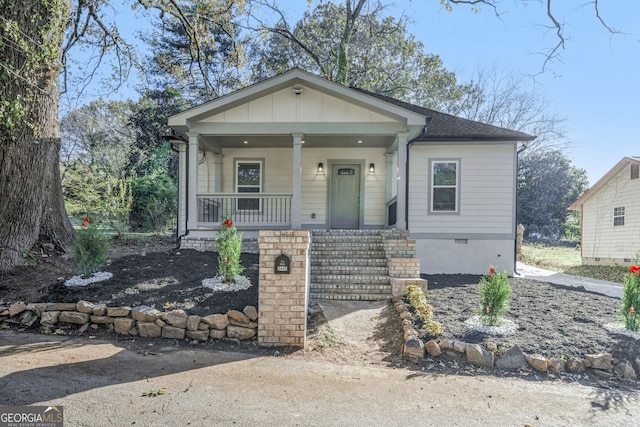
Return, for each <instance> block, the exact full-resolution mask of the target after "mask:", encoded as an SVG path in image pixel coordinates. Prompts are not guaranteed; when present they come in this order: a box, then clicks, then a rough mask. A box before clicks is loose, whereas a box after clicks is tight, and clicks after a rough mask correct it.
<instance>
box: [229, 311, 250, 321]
mask: <svg viewBox="0 0 640 427" xmlns="http://www.w3.org/2000/svg"><path fill="white" fill-rule="evenodd" d="M227 317H228V318H229V322H231V321H232V320H235V321H236V322H239V323H243V324H249V322H251V320H249V318H248V317H247V316H246V315H245V314H244V313H241V312H239V311H238V310H229V311H227Z"/></svg>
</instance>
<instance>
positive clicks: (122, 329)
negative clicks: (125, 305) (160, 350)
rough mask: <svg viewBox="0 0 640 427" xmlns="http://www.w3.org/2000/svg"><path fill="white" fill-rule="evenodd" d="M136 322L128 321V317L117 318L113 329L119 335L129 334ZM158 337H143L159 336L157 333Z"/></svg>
mask: <svg viewBox="0 0 640 427" xmlns="http://www.w3.org/2000/svg"><path fill="white" fill-rule="evenodd" d="M135 324H136V321H135V320H133V319H130V318H128V317H118V318H116V319H115V321H114V324H113V326H114V328H115V331H116V332H117V333H119V334H131V330H132V329H133V327H134V326H135ZM151 325H153V323H151ZM156 333H158V335H145V336H154V337H155V336H158V337H159V336H160V335H159V332H156Z"/></svg>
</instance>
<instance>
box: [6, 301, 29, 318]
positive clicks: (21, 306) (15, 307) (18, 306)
mask: <svg viewBox="0 0 640 427" xmlns="http://www.w3.org/2000/svg"><path fill="white" fill-rule="evenodd" d="M26 309H27V304H25V303H24V302H22V301H21V302H17V303H15V304H11V305H10V306H9V317H13V316H16V315H18V314H20V313H22V312H23V311H25V310H26Z"/></svg>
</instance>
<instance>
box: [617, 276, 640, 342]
mask: <svg viewBox="0 0 640 427" xmlns="http://www.w3.org/2000/svg"><path fill="white" fill-rule="evenodd" d="M638 309H640V266H638V265H632V266H631V267H629V272H628V273H626V274H625V275H624V288H623V290H622V305H621V307H620V317H621V319H622V321H623V322H624V325H625V328H626V329H627V330H628V331H633V332H638V330H639V329H640V315H639V314H638Z"/></svg>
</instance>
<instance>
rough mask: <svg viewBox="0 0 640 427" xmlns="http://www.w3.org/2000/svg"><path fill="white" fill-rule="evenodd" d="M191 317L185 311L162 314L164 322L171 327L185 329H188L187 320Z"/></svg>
mask: <svg viewBox="0 0 640 427" xmlns="http://www.w3.org/2000/svg"><path fill="white" fill-rule="evenodd" d="M188 319H189V316H188V315H187V313H185V311H184V310H171V311H168V312H166V313H163V314H162V320H164V321H165V322H167V323H168V324H169V325H171V326H175V327H176V328H180V329H184V328H186V327H187V320H188Z"/></svg>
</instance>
